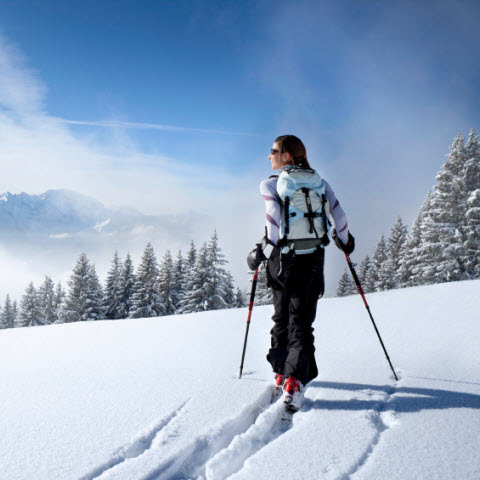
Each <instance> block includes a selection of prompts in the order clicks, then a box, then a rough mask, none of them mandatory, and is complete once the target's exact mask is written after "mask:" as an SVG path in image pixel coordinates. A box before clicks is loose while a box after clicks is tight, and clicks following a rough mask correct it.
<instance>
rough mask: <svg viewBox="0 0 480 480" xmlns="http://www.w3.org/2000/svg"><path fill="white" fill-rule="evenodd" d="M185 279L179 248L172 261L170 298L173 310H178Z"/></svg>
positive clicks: (183, 262)
mask: <svg viewBox="0 0 480 480" xmlns="http://www.w3.org/2000/svg"><path fill="white" fill-rule="evenodd" d="M184 279H185V261H184V259H183V257H182V252H181V250H179V251H178V255H177V258H176V260H175V262H174V263H173V285H172V299H173V305H174V308H175V312H177V311H178V308H179V306H180V302H181V301H182V298H183V294H184V292H183V286H184V281H185V280H184Z"/></svg>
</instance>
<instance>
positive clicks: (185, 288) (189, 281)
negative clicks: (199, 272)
mask: <svg viewBox="0 0 480 480" xmlns="http://www.w3.org/2000/svg"><path fill="white" fill-rule="evenodd" d="M196 261H197V249H196V247H195V244H194V242H193V240H191V241H190V248H189V250H188V252H187V256H186V258H185V260H184V262H183V278H182V297H181V298H180V299H179V301H178V304H177V313H181V314H183V313H189V312H188V311H187V310H188V307H187V305H188V304H189V302H190V299H189V298H187V297H189V296H190V295H191V290H189V288H190V286H191V285H193V283H194V274H195V263H196Z"/></svg>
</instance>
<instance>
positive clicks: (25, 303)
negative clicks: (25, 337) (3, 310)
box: [20, 282, 46, 327]
mask: <svg viewBox="0 0 480 480" xmlns="http://www.w3.org/2000/svg"><path fill="white" fill-rule="evenodd" d="M20 308H21V311H20V318H21V320H22V326H24V327H34V326H37V325H45V324H46V321H45V319H44V318H42V313H41V306H40V298H39V296H38V293H37V290H36V288H35V287H34V285H33V282H30V283H29V284H28V287H27V288H26V289H25V295H23V297H22V301H21V303H20Z"/></svg>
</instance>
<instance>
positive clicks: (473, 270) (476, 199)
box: [464, 188, 480, 278]
mask: <svg viewBox="0 0 480 480" xmlns="http://www.w3.org/2000/svg"><path fill="white" fill-rule="evenodd" d="M467 206H468V210H467V213H466V215H465V217H466V232H465V237H466V240H465V244H464V248H465V255H466V269H467V273H468V275H469V277H470V278H478V277H480V188H479V189H478V190H475V191H474V192H473V193H472V194H471V195H470V197H469V198H468V201H467Z"/></svg>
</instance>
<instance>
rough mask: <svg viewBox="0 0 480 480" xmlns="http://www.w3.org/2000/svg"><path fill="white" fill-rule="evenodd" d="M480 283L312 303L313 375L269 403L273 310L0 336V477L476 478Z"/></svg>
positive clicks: (66, 326)
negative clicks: (284, 402) (299, 394)
mask: <svg viewBox="0 0 480 480" xmlns="http://www.w3.org/2000/svg"><path fill="white" fill-rule="evenodd" d="M479 290H480V281H469V282H457V283H450V284H441V285H433V286H426V287H416V288H409V289H402V290H395V291H390V292H383V293H375V294H371V295H368V296H367V299H368V302H369V304H370V307H371V310H372V313H373V316H374V318H375V320H376V322H377V325H378V328H379V330H380V333H381V334H382V337H383V340H384V342H385V345H386V347H387V349H388V352H389V355H390V358H391V360H392V362H393V364H394V367H395V369H396V371H397V373H398V374H399V377H400V381H399V382H395V380H394V379H393V375H392V373H391V371H390V368H389V366H388V363H387V361H386V359H385V356H384V354H383V351H382V349H381V346H380V344H379V343H378V340H377V337H376V335H375V332H374V330H373V327H372V325H371V322H370V319H369V317H368V315H367V312H366V310H365V308H364V305H363V302H362V301H361V299H360V297H359V296H358V295H355V296H350V297H343V298H333V299H322V300H321V301H320V302H319V304H318V314H317V319H316V321H315V324H314V326H315V330H316V331H315V333H316V347H317V351H316V356H317V362H318V365H319V370H320V374H319V376H318V377H317V378H316V379H315V380H314V381H313V382H311V384H310V385H309V387H308V389H307V390H306V401H305V405H304V407H303V408H302V410H301V411H300V412H298V413H297V414H295V416H294V417H293V423H292V424H291V425H290V426H289V425H286V424H284V423H281V422H280V421H279V415H278V411H279V408H280V407H281V404H280V403H278V402H277V403H276V404H273V405H270V404H269V401H270V395H271V386H272V385H273V375H272V372H271V371H270V367H269V365H268V363H267V362H266V360H265V354H266V352H267V349H268V346H269V330H270V328H271V320H270V317H271V314H272V307H271V306H261V307H255V308H254V311H253V315H252V324H251V328H250V334H249V339H248V345H247V353H246V359H245V366H244V375H243V378H242V379H241V380H239V379H238V369H239V364H240V357H241V349H242V346H243V337H244V331H245V322H246V317H247V311H246V309H238V310H218V311H213V312H205V313H196V314H189V315H182V316H170V317H159V318H149V319H131V320H124V321H121V320H117V321H97V322H86V323H73V324H62V325H51V326H47V327H31V328H22V329H8V330H2V331H0V362H1V365H2V368H1V381H0V398H1V399H2V400H1V412H2V415H1V416H0V432H2V435H0V470H1V474H0V477H1V478H2V479H3V478H5V479H9V480H10V479H19V480H20V479H29V480H32V479H48V480H51V479H62V480H68V479H84V480H87V479H98V480H107V479H115V480H119V479H120V480H123V479H125V480H134V479H139V480H140V479H142V480H147V479H148V480H156V479H165V480H167V479H170V480H173V479H177V480H178V479H189V478H191V479H204V480H206V479H208V480H219V479H225V478H231V479H232V480H241V479H262V480H268V479H275V480H277V479H278V478H283V477H285V476H286V475H287V474H286V472H287V473H288V478H290V479H299V480H300V479H302V480H303V479H338V480H340V479H342V480H344V479H352V480H360V479H375V480H376V479H388V480H392V479H402V480H405V479H435V480H442V479H445V480H447V479H448V480H451V479H453V478H459V479H460V478H461V479H462V480H468V479H471V480H474V479H475V480H478V478H480V457H479V455H478V449H479V447H480V444H479V440H478V439H479V434H480V415H479V409H480V349H479V348H478V338H479V335H480V323H479V322H478V311H479V307H480V295H479Z"/></svg>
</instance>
